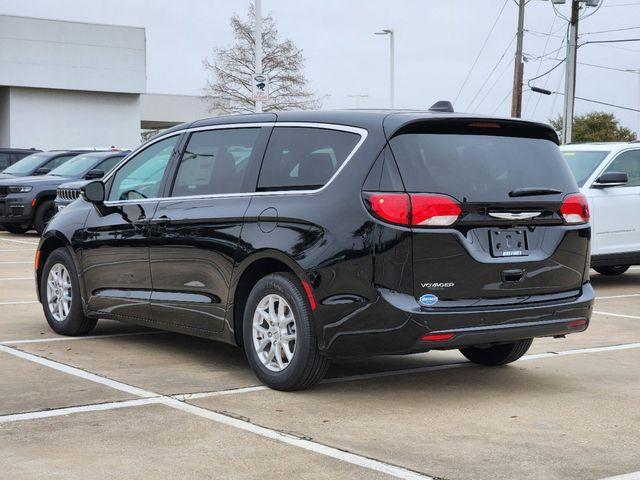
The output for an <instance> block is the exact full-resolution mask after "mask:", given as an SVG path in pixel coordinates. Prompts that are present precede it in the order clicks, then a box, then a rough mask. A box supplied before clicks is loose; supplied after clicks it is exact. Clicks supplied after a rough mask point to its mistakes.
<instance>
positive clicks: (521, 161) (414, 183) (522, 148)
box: [389, 133, 577, 202]
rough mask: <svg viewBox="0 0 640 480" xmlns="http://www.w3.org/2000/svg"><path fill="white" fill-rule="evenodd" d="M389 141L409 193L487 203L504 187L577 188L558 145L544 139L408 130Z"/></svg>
mask: <svg viewBox="0 0 640 480" xmlns="http://www.w3.org/2000/svg"><path fill="white" fill-rule="evenodd" d="M389 143H390V145H391V149H392V150H393V154H394V157H395V158H396V161H397V163H398V168H399V169H400V173H401V174H402V179H403V181H404V183H405V186H406V188H407V191H409V192H429V193H443V194H446V195H450V196H452V197H454V198H456V199H458V201H461V202H493V201H504V200H508V199H510V196H509V193H510V192H512V191H515V190H518V189H522V188H545V189H554V190H559V191H560V192H563V193H570V192H575V191H576V190H577V188H576V184H575V182H574V179H573V177H572V176H571V172H570V171H569V168H568V167H567V164H566V162H565V161H564V160H563V158H562V155H561V154H560V150H559V149H558V146H557V145H556V144H555V143H553V142H552V141H550V140H545V139H537V138H522V137H507V136H494V135H465V134H435V133H409V134H402V135H399V136H397V137H394V138H392V139H391V141H390V142H389Z"/></svg>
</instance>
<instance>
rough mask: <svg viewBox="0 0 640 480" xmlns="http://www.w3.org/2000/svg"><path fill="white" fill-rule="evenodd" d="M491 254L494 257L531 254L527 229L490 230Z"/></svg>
mask: <svg viewBox="0 0 640 480" xmlns="http://www.w3.org/2000/svg"><path fill="white" fill-rule="evenodd" d="M489 236H490V238H491V255H492V256H494V257H524V256H526V255H529V246H528V245H527V232H526V230H525V229H511V230H490V231H489Z"/></svg>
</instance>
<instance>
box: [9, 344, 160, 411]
mask: <svg viewBox="0 0 640 480" xmlns="http://www.w3.org/2000/svg"><path fill="white" fill-rule="evenodd" d="M0 352H4V353H8V354H9V355H13V356H15V357H18V358H22V359H24V360H29V361H31V362H34V363H37V364H39V365H42V366H45V367H49V368H52V369H54V370H58V371H59V372H63V373H68V374H69V375H73V376H75V377H79V378H84V379H85V380H89V381H91V382H95V383H99V384H100V385H105V386H107V387H111V388H114V389H116V390H120V391H121V392H125V393H129V394H131V395H135V396H136V397H142V398H150V397H157V396H158V394H157V393H153V392H149V391H147V390H143V389H141V388H138V387H134V386H132V385H127V384H126V383H122V382H118V381H116V380H111V379H110V378H107V377H101V376H100V375H96V374H95V373H90V372H87V371H85V370H81V369H79V368H75V367H72V366H70V365H66V364H64V363H60V362H56V361H54V360H49V359H48V358H44V357H39V356H38V355H33V354H32V353H27V352H23V351H22V350H18V349H16V348H11V347H7V346H5V345H0Z"/></svg>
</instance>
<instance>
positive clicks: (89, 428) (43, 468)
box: [0, 405, 391, 480]
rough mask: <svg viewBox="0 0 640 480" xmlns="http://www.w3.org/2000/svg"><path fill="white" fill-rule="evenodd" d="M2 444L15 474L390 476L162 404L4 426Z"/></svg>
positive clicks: (9, 471)
mask: <svg viewBox="0 0 640 480" xmlns="http://www.w3.org/2000/svg"><path fill="white" fill-rule="evenodd" d="M0 442H1V443H2V445H3V457H4V460H5V461H3V475H6V477H7V478H13V479H16V480H18V479H25V480H27V479H33V478H65V479H71V478H78V479H79V478H83V479H87V478H100V479H121V478H128V479H148V478H210V479H223V478H238V479H251V478H258V476H259V475H258V472H260V475H267V476H268V478H310V479H326V480H333V479H348V478H349V479H351V478H362V479H382V478H391V477H387V476H386V475H383V474H378V473H376V472H372V471H370V470H368V469H364V468H362V467H356V466H353V465H350V464H348V463H345V462H341V461H339V460H335V459H332V458H328V457H326V456H322V455H317V454H313V453H309V452H305V451H301V450H300V449H297V448H296V447H293V446H288V445H285V444H283V443H281V442H277V441H274V440H268V439H263V438H260V437H257V436H255V435H253V434H251V433H245V432H240V431H238V430H237V429H233V428H231V427H226V426H221V425H218V424H212V423H211V422H208V421H206V420H202V419H201V418H199V417H194V416H193V415H190V414H188V413H183V412H179V411H176V410H174V409H170V408H167V407H165V406H161V405H152V406H144V407H134V408H123V409H119V410H112V411H105V412H91V413H81V414H77V415H73V416H68V417H58V418H50V419H43V420H38V421H33V422H16V423H12V424H5V425H2V424H0ZM55 445H64V448H55V447H54V446H55ZM79 459H82V461H78V460H79Z"/></svg>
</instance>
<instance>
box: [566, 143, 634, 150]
mask: <svg viewBox="0 0 640 480" xmlns="http://www.w3.org/2000/svg"><path fill="white" fill-rule="evenodd" d="M628 148H637V149H639V150H640V143H637V142H591V143H569V144H567V145H562V146H561V147H560V149H561V150H572V151H606V152H619V151H620V150H626V149H628Z"/></svg>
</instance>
